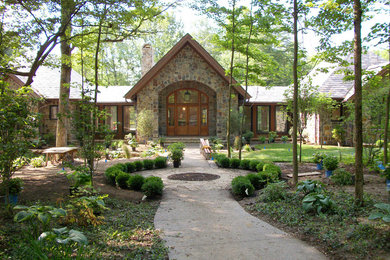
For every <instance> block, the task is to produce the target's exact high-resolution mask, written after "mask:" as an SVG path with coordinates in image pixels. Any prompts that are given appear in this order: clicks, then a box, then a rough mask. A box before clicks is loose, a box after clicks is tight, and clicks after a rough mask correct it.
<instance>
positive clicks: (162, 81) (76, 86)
mask: <svg viewBox="0 0 390 260" xmlns="http://www.w3.org/2000/svg"><path fill="white" fill-rule="evenodd" d="M364 57H365V56H363V64H364V66H363V68H368V67H370V66H373V65H378V64H381V62H382V60H379V58H378V57H377V56H375V57H374V56H372V55H371V56H370V55H369V56H368V58H364ZM326 65H327V64H324V63H322V64H320V66H323V67H324V66H326ZM338 70H340V68H335V69H333V70H328V72H327V73H325V72H321V73H322V74H318V73H319V72H316V71H317V70H313V72H312V73H313V74H312V76H313V78H315V79H316V80H317V81H316V84H318V85H319V86H320V91H321V92H326V93H330V95H331V96H332V98H334V99H336V100H338V101H340V102H343V101H344V100H345V99H346V98H348V97H350V96H352V94H351V86H352V83H351V82H345V81H343V80H342V75H341V74H338V73H337V71H338ZM141 71H142V77H141V79H140V80H139V81H138V82H137V83H136V84H135V85H134V86H133V87H132V86H108V87H99V91H100V93H99V94H98V98H97V103H98V105H99V107H100V108H101V109H106V110H107V111H108V112H109V114H110V115H111V116H109V117H108V118H107V119H106V120H105V122H102V123H105V124H107V125H109V126H110V128H111V129H112V130H113V131H115V132H116V136H115V138H116V139H123V137H124V135H125V134H127V133H130V132H135V131H136V117H137V115H138V114H139V113H142V111H145V110H150V111H152V113H153V137H154V138H157V137H158V136H174V137H184V136H191V137H194V136H218V137H219V138H222V139H224V138H226V132H227V127H226V119H227V115H228V107H229V106H228V103H229V93H230V90H229V82H230V77H228V76H227V75H226V74H225V70H224V68H222V66H221V65H220V64H219V63H218V62H217V61H216V60H215V59H214V58H213V57H211V55H210V54H209V53H208V52H207V51H206V50H205V49H204V48H203V47H202V46H201V45H200V44H199V43H198V42H197V41H195V40H194V39H193V38H192V36H191V35H189V34H187V35H185V36H184V37H183V38H182V39H181V40H180V41H179V42H178V43H177V44H176V45H175V46H173V47H172V49H171V50H170V51H168V53H167V54H166V55H165V56H164V57H163V58H161V59H160V60H159V61H158V62H157V63H156V64H154V62H153V49H152V46H151V45H150V44H145V45H144V46H143V49H142V61H141ZM71 78H72V83H71V95H70V99H71V101H72V100H79V99H80V98H81V91H80V85H81V82H82V78H81V76H80V75H79V74H78V73H77V72H75V71H72V77H71ZM59 79H60V69H58V68H47V67H41V68H39V70H38V71H37V75H36V77H35V78H34V82H33V84H32V88H33V89H34V91H36V93H37V94H38V95H39V96H40V97H42V98H43V99H44V102H43V103H42V105H41V107H40V112H41V113H42V114H43V124H42V126H41V129H40V131H41V133H42V134H47V133H52V134H55V129H56V120H57V111H58V93H59ZM21 81H22V80H21ZM233 86H234V87H233V88H232V107H238V106H239V105H241V104H242V103H243V101H244V99H245V100H246V101H247V102H246V104H245V108H244V114H245V118H246V120H245V128H246V129H247V130H251V131H253V132H254V134H255V137H259V136H261V135H268V133H269V132H270V131H274V132H277V133H278V134H279V135H287V134H288V130H289V128H290V125H289V123H288V121H287V116H286V113H285V112H284V109H283V106H284V105H285V96H284V93H285V92H286V91H287V90H288V87H286V86H278V87H272V88H267V87H262V86H249V87H248V89H247V91H245V89H244V88H243V87H242V86H241V85H240V84H239V83H238V82H236V81H235V80H234V79H233ZM342 113H343V110H342V107H341V108H340V111H336V112H335V113H334V114H335V117H337V120H338V119H339V117H340V116H341V115H342ZM319 120H320V119H319V118H317V117H316V116H314V117H313V119H312V120H311V121H310V124H309V129H308V131H309V132H310V134H309V138H310V141H312V142H313V143H316V142H318V135H319V128H318V124H319ZM330 122H331V123H333V121H330ZM328 125H329V124H328ZM324 129H325V131H326V134H327V136H329V129H331V125H329V126H328V127H326V128H324ZM330 131H331V130H330Z"/></svg>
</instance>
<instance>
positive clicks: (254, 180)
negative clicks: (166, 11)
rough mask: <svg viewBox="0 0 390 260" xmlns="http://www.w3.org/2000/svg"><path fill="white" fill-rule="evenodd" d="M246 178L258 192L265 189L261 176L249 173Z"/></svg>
mask: <svg viewBox="0 0 390 260" xmlns="http://www.w3.org/2000/svg"><path fill="white" fill-rule="evenodd" d="M246 178H247V179H248V180H249V181H250V182H251V184H252V185H253V187H255V189H256V190H258V189H261V188H263V187H264V185H263V181H262V178H261V177H260V175H259V174H256V173H249V174H247V175H246Z"/></svg>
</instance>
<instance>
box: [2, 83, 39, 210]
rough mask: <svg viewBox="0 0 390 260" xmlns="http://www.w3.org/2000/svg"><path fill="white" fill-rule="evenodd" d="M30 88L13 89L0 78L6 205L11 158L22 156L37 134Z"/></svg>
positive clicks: (37, 119)
mask: <svg viewBox="0 0 390 260" xmlns="http://www.w3.org/2000/svg"><path fill="white" fill-rule="evenodd" d="M31 93H32V91H31V89H30V88H27V87H22V88H20V89H17V90H13V89H11V88H9V87H8V83H6V82H5V81H4V80H3V79H1V80H0V176H1V178H2V181H3V183H4V184H5V188H6V190H5V192H6V197H5V199H6V204H7V205H10V204H9V187H8V183H9V181H10V179H11V177H12V175H13V174H14V173H15V171H16V170H17V165H15V164H14V161H15V160H16V159H17V158H19V157H22V156H24V155H25V154H26V153H27V152H28V151H29V148H30V147H31V139H32V138H34V137H35V136H36V134H37V127H38V125H39V117H38V114H37V113H35V112H34V111H35V107H34V105H35V101H36V100H35V99H34V98H33V97H32V96H31Z"/></svg>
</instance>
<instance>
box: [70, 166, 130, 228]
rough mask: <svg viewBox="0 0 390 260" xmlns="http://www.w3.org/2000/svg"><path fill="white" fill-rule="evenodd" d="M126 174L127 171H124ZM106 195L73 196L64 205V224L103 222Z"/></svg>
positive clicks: (80, 224)
mask: <svg viewBox="0 0 390 260" xmlns="http://www.w3.org/2000/svg"><path fill="white" fill-rule="evenodd" d="M125 174H128V173H125ZM107 196H108V195H100V196H90V195H88V196H82V197H74V198H72V199H71V200H70V201H69V204H67V205H66V208H67V213H68V214H67V216H66V218H65V220H64V222H65V223H66V224H78V225H79V226H85V227H87V226H91V225H92V226H94V227H95V226H97V225H101V224H103V220H104V217H103V216H101V214H102V212H103V211H105V210H107V209H108V208H107V207H106V206H105V203H104V198H106V197H107Z"/></svg>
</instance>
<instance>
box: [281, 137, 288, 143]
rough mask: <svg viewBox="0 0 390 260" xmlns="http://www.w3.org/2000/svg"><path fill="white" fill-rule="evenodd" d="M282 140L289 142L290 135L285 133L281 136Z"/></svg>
mask: <svg viewBox="0 0 390 260" xmlns="http://www.w3.org/2000/svg"><path fill="white" fill-rule="evenodd" d="M280 139H281V140H282V142H284V143H285V142H287V141H288V136H287V135H283V136H282V137H281V138H280Z"/></svg>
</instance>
